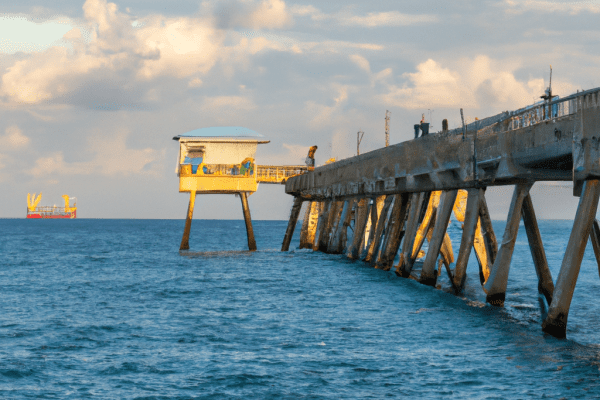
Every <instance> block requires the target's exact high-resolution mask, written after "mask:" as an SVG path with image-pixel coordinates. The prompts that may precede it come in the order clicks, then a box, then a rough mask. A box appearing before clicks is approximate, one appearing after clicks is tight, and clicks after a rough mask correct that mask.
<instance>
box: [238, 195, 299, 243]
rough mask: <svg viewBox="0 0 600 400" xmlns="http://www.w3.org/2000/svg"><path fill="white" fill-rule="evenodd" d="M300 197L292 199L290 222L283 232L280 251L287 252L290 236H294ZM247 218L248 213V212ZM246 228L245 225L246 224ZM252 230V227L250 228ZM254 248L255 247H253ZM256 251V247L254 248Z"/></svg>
mask: <svg viewBox="0 0 600 400" xmlns="http://www.w3.org/2000/svg"><path fill="white" fill-rule="evenodd" d="M302 202H303V200H302V197H294V204H293V205H292V211H291V212H290V220H289V221H288V226H287V229H286V230H285V236H284V237H283V244H282V245H281V251H288V250H289V249H290V242H291V241H292V236H294V230H295V229H296V224H297V223H298V215H300V209H301V208H302ZM248 216H250V213H249V212H248ZM246 226H247V224H246ZM250 229H252V227H251V228H250ZM255 246H256V245H255ZM248 247H250V241H249V240H248ZM254 249H255V250H256V247H255V248H254Z"/></svg>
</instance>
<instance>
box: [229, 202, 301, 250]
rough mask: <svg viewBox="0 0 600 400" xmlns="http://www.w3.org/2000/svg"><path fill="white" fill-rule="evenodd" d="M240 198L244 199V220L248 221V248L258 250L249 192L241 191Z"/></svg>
mask: <svg viewBox="0 0 600 400" xmlns="http://www.w3.org/2000/svg"><path fill="white" fill-rule="evenodd" d="M240 199H241V200H242V210H243V211H244V222H246V234H247V235H248V250H250V251H256V240H254V230H253V229H252V218H251V217H250V206H249V205H248V193H246V192H240ZM296 217H297V216H296Z"/></svg>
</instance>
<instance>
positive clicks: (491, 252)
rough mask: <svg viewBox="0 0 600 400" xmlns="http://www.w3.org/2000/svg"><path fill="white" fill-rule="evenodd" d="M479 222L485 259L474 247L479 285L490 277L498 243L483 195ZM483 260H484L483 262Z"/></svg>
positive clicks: (476, 235)
mask: <svg viewBox="0 0 600 400" xmlns="http://www.w3.org/2000/svg"><path fill="white" fill-rule="evenodd" d="M479 222H480V228H481V237H482V238H483V245H484V247H485V257H481V255H482V253H481V252H478V251H477V250H478V248H479V247H478V246H475V251H476V254H477V256H478V257H477V258H478V259H479V261H480V262H479V279H480V281H481V284H482V285H483V284H485V282H486V281H487V280H488V277H489V276H490V272H491V270H492V265H494V262H495V261H496V255H497V254H498V241H497V240H496V235H495V234H494V228H493V227H492V219H491V218H490V211H489V209H488V206H487V201H486V200H485V195H484V196H481V204H480V209H479ZM479 237H480V236H479V232H477V231H476V234H475V240H476V243H477V239H478V238H479ZM483 258H485V260H483Z"/></svg>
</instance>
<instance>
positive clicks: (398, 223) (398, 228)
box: [376, 193, 411, 271]
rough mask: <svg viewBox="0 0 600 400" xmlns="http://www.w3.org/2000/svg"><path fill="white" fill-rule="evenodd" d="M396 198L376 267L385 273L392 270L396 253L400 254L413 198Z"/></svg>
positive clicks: (400, 195)
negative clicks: (399, 250)
mask: <svg viewBox="0 0 600 400" xmlns="http://www.w3.org/2000/svg"><path fill="white" fill-rule="evenodd" d="M394 197H395V199H394V207H393V208H392V213H391V215H390V221H389V222H388V229H387V231H386V233H385V237H386V240H385V244H384V246H383V247H382V250H381V252H380V253H379V254H380V255H379V257H378V259H377V265H376V268H381V269H383V270H384V271H389V270H390V269H391V268H392V264H393V263H394V258H396V253H398V248H399V247H400V241H401V240H402V231H403V228H404V221H405V220H406V213H407V211H408V208H409V203H410V198H411V196H410V194H408V193H401V194H397V195H395V196H394Z"/></svg>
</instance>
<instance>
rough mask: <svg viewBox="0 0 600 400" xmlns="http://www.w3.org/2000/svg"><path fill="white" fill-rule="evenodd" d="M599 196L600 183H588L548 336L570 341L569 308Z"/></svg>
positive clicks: (547, 321) (546, 326)
mask: <svg viewBox="0 0 600 400" xmlns="http://www.w3.org/2000/svg"><path fill="white" fill-rule="evenodd" d="M598 196H600V181H598V180H589V181H585V182H584V184H583V189H582V193H581V197H580V198H579V206H578V207H577V213H576V214H575V220H574V221H573V229H572V230H571V236H570V237H569V243H568V244H567V249H566V250H565V255H564V257H563V261H562V265H561V267H560V272H559V273H558V279H557V280H556V286H555V287H554V295H553V296H552V304H550V308H549V310H548V316H547V317H546V319H545V320H544V322H543V324H542V330H543V331H544V332H546V333H549V334H550V335H552V336H555V337H558V338H564V337H566V333H567V319H568V317H569V308H570V306H571V300H572V298H573V291H574V290H575V284H576V283H577V277H578V276H579V268H580V267H581V260H582V259H583V253H584V251H585V246H586V244H587V240H588V235H589V234H590V230H591V228H592V225H593V223H594V218H595V217H596V210H597V209H598Z"/></svg>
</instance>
